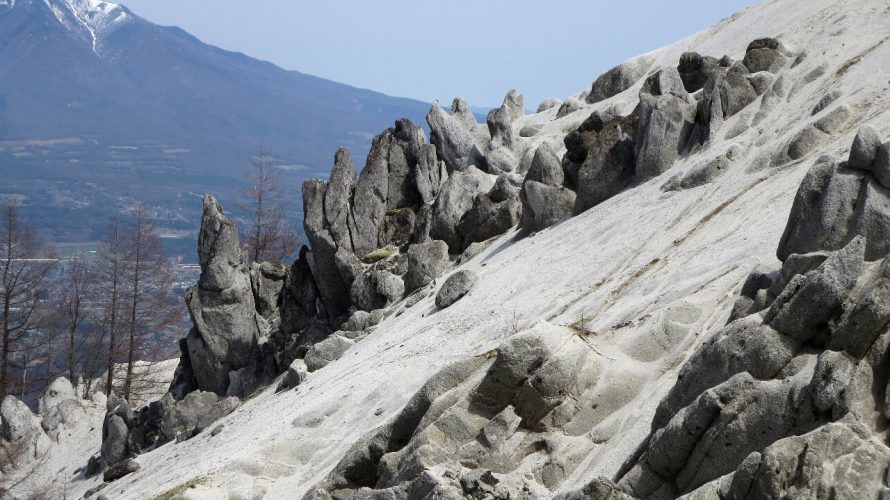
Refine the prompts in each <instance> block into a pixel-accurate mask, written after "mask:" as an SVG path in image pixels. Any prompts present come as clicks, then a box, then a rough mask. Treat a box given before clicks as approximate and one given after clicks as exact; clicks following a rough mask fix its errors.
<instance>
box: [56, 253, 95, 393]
mask: <svg viewBox="0 0 890 500" xmlns="http://www.w3.org/2000/svg"><path fill="white" fill-rule="evenodd" d="M62 266H63V269H62V272H61V273H60V278H61V279H60V283H61V284H60V286H58V287H57V289H56V290H55V292H54V294H55V297H54V299H55V300H54V302H55V303H56V307H55V313H56V317H57V321H56V324H57V327H58V328H60V329H61V332H62V333H63V336H64V350H65V367H66V371H67V375H68V379H69V380H71V382H72V383H75V382H76V381H77V380H78V379H79V378H80V376H81V375H86V376H85V377H84V379H87V378H89V377H90V376H92V373H89V371H88V370H86V367H87V365H90V364H91V363H89V362H88V359H90V358H91V357H94V356H93V354H94V352H95V349H91V348H94V347H98V346H94V345H90V344H94V342H93V340H94V339H93V338H92V337H94V336H96V335H97V334H98V332H97V331H96V329H95V328H93V327H92V324H91V323H92V322H93V321H94V320H93V318H92V317H91V308H90V302H91V301H92V300H93V299H94V298H95V292H96V270H95V266H94V265H93V263H92V262H91V261H90V260H88V259H87V258H85V257H83V256H77V257H74V258H73V259H70V260H68V261H67V262H65V263H63V264H62ZM85 371H86V373H85Z"/></svg>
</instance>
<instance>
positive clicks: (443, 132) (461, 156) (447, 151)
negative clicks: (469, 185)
mask: <svg viewBox="0 0 890 500" xmlns="http://www.w3.org/2000/svg"><path fill="white" fill-rule="evenodd" d="M426 121H427V124H429V126H430V142H431V143H432V144H433V145H434V146H435V147H436V152H437V153H438V156H439V158H441V159H442V160H443V161H444V162H445V165H446V166H447V167H448V170H449V171H451V172H453V171H458V172H462V171H464V170H466V169H467V168H469V167H470V166H476V167H477V168H478V167H483V166H484V165H485V158H484V156H483V154H482V152H481V148H480V147H479V146H478V145H477V144H476V142H475V139H474V138H473V134H472V133H471V132H470V131H469V130H468V127H467V125H466V121H465V120H462V119H457V118H455V117H453V116H451V115H449V114H448V113H446V112H445V110H444V109H442V107H441V106H439V103H433V106H432V108H431V109H430V112H429V113H428V114H427V115H426Z"/></svg>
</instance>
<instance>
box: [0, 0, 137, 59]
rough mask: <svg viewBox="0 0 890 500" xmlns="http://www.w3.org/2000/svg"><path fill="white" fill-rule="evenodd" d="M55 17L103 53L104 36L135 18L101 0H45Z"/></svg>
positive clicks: (5, 0) (11, 2)
mask: <svg viewBox="0 0 890 500" xmlns="http://www.w3.org/2000/svg"><path fill="white" fill-rule="evenodd" d="M15 2H16V0H0V5H5V6H8V7H15ZM43 3H44V4H46V6H47V7H48V8H49V9H50V11H52V13H53V15H54V16H55V17H56V19H57V20H58V21H59V23H61V24H62V25H63V26H65V28H67V29H68V30H70V31H72V32H74V33H76V34H77V35H78V36H81V37H82V38H84V39H85V40H86V41H87V42H88V43H90V45H91V47H92V50H93V52H94V53H95V54H96V55H97V56H98V55H101V54H100V53H101V48H102V47H101V45H102V38H103V37H104V36H106V35H108V34H109V33H111V31H113V30H114V29H116V28H118V27H120V26H122V25H123V24H125V23H126V22H128V21H132V20H134V19H135V18H134V17H133V16H132V15H130V14H129V13H128V11H127V9H126V8H125V7H123V6H122V5H120V4H117V3H112V2H103V1H100V0H43Z"/></svg>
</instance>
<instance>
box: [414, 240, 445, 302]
mask: <svg viewBox="0 0 890 500" xmlns="http://www.w3.org/2000/svg"><path fill="white" fill-rule="evenodd" d="M450 266H451V260H450V259H449V258H448V245H447V244H445V242H444V241H439V240H435V241H431V242H429V243H422V244H417V245H411V246H410V247H408V272H407V273H405V293H411V292H413V291H415V290H417V289H418V288H422V287H425V286H426V285H428V284H430V283H432V282H433V280H435V279H436V278H438V277H439V276H441V275H442V274H443V273H445V271H447V270H448V268H449V267H450Z"/></svg>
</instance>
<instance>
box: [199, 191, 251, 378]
mask: <svg viewBox="0 0 890 500" xmlns="http://www.w3.org/2000/svg"><path fill="white" fill-rule="evenodd" d="M198 257H199V263H200V265H201V277H200V279H199V280H198V284H197V285H196V286H193V287H192V288H190V289H189V290H188V292H187V293H186V304H187V305H188V308H189V313H190V314H191V316H192V321H193V323H194V328H192V330H191V331H190V332H189V335H188V337H187V339H186V342H187V346H188V353H189V358H190V364H191V367H192V372H193V375H194V377H195V380H196V381H197V385H198V389H201V390H208V391H212V392H216V393H218V394H225V392H226V388H227V387H228V383H229V380H228V377H229V372H230V371H232V370H237V369H239V368H243V367H245V366H247V365H248V364H249V363H250V360H251V356H252V353H253V352H254V350H255V349H256V345H257V338H258V335H259V332H258V329H257V320H256V307H255V305H254V298H253V292H252V288H251V283H250V270H249V268H248V265H247V262H246V258H245V255H244V253H243V251H242V249H241V245H240V241H239V238H238V228H237V226H235V224H234V223H233V222H232V221H230V220H229V219H228V218H226V216H225V215H224V214H223V210H222V207H221V206H220V205H219V204H218V203H217V202H216V200H215V199H214V198H213V197H212V196H207V197H205V198H204V215H203V218H202V221H201V232H200V233H199V235H198Z"/></svg>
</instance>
